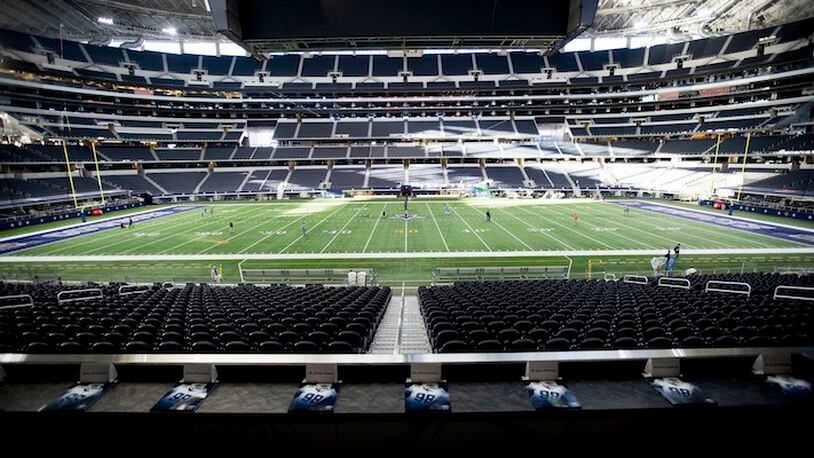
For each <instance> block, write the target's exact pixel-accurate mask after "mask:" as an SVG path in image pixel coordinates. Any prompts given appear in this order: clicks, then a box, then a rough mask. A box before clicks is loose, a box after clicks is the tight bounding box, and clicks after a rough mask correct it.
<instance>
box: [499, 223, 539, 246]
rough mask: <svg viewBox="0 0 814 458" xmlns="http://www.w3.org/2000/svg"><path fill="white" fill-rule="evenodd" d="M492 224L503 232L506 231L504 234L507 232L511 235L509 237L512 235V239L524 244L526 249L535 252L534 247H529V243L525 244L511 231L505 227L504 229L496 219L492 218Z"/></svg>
mask: <svg viewBox="0 0 814 458" xmlns="http://www.w3.org/2000/svg"><path fill="white" fill-rule="evenodd" d="M491 223H492V224H495V225H497V227H499V228H501V229H503V231H504V232H506V233H507V234H509V235H510V236H511V237H512V238H514V239H515V240H517V241H518V242H520V243H522V244H523V246H525V247H526V248H528V249H529V250H531V251H534V248H532V246H531V245H529V244H528V243H526V242H524V241H522V240H520V238H519V237H518V236H516V235H514V234H513V233H512V232H511V231H509V230H508V229H506V228H505V227H503V225H502V224H500V223H498V222H497V221H495V219H494V218H492V219H491Z"/></svg>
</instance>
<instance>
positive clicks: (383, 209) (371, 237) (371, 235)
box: [362, 204, 387, 253]
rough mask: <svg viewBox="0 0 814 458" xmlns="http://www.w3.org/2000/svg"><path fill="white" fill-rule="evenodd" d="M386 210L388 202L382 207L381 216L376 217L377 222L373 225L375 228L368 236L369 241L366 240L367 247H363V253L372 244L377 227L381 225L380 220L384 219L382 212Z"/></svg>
mask: <svg viewBox="0 0 814 458" xmlns="http://www.w3.org/2000/svg"><path fill="white" fill-rule="evenodd" d="M386 210H387V204H384V207H382V211H381V213H379V217H378V218H376V223H375V224H374V225H373V230H371V231H370V235H369V236H367V241H366V242H365V247H364V248H362V253H365V252H367V247H368V246H369V245H370V241H371V240H372V239H373V234H375V233H376V228H377V227H378V226H379V221H381V220H382V213H384V212H385V211H386Z"/></svg>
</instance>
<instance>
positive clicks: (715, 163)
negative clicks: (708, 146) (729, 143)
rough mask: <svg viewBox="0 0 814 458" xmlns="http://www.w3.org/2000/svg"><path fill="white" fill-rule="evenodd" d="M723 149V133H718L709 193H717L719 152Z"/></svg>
mask: <svg viewBox="0 0 814 458" xmlns="http://www.w3.org/2000/svg"><path fill="white" fill-rule="evenodd" d="M720 150H721V134H720V132H719V133H718V141H716V142H715V156H714V159H713V160H712V173H711V174H710V175H709V195H710V196H711V195H713V194H715V170H716V169H717V167H716V166H717V165H718V152H719V151H720Z"/></svg>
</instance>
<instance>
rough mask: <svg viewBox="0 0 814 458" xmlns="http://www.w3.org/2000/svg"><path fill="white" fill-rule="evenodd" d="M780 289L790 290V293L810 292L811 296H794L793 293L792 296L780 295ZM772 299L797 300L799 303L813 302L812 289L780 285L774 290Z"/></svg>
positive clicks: (813, 294)
mask: <svg viewBox="0 0 814 458" xmlns="http://www.w3.org/2000/svg"><path fill="white" fill-rule="evenodd" d="M781 289H786V290H792V291H811V292H812V295H811V296H801V295H795V294H793V293H792V294H781V293H780V290H781ZM773 297H774V299H797V300H801V301H814V287H810V286H784V285H780V286H778V287H777V288H775V289H774V296H773Z"/></svg>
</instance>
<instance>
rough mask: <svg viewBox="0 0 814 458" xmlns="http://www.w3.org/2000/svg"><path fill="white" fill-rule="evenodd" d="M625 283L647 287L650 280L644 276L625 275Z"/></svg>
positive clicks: (623, 279)
mask: <svg viewBox="0 0 814 458" xmlns="http://www.w3.org/2000/svg"><path fill="white" fill-rule="evenodd" d="M622 281H623V282H624V283H633V284H634V285H647V284H649V283H650V280H649V279H648V278H647V277H645V276H643V275H625V276H624V277H622Z"/></svg>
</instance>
